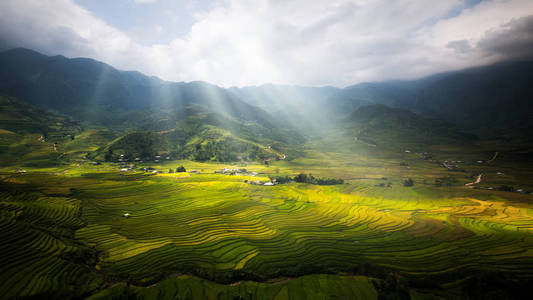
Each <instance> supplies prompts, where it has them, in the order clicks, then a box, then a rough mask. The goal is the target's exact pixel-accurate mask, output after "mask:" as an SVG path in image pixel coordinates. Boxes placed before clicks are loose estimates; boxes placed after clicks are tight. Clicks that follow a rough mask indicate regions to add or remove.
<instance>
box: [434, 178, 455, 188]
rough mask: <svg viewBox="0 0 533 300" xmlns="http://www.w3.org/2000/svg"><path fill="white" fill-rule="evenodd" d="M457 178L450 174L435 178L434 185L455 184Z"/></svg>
mask: <svg viewBox="0 0 533 300" xmlns="http://www.w3.org/2000/svg"><path fill="white" fill-rule="evenodd" d="M457 182H458V180H457V179H456V178H455V177H452V176H446V177H439V178H435V186H452V185H455V184H457Z"/></svg>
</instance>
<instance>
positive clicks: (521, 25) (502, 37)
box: [477, 15, 533, 59]
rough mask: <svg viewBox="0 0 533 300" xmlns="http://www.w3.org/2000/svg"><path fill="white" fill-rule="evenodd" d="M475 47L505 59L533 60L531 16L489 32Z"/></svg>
mask: <svg viewBox="0 0 533 300" xmlns="http://www.w3.org/2000/svg"><path fill="white" fill-rule="evenodd" d="M477 47H478V48H479V49H480V50H482V51H484V52H486V53H487V54H489V55H493V54H496V55H500V56H502V57H504V58H505V59H533V15H529V16H526V17H522V18H519V19H515V20H512V21H511V22H509V23H507V24H505V25H503V26H502V27H501V28H500V29H498V30H492V31H489V32H488V33H487V34H486V35H485V37H484V38H483V39H481V40H480V41H479V42H478V44H477Z"/></svg>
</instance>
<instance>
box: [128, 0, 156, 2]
mask: <svg viewBox="0 0 533 300" xmlns="http://www.w3.org/2000/svg"><path fill="white" fill-rule="evenodd" d="M155 1H156V0H133V2H135V3H153V2H155Z"/></svg>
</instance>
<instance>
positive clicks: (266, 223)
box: [0, 163, 533, 299]
mask: <svg viewBox="0 0 533 300" xmlns="http://www.w3.org/2000/svg"><path fill="white" fill-rule="evenodd" d="M280 166H283V163H280ZM83 168H85V169H83V170H78V169H76V168H75V167H72V168H69V169H66V170H63V171H61V172H58V171H53V170H48V171H47V173H44V172H40V173H38V172H32V173H31V174H23V175H21V174H12V173H9V174H8V173H5V174H4V175H2V176H3V181H2V200H1V201H0V212H1V215H0V238H2V240H3V243H2V245H1V246H0V248H1V250H0V251H2V252H1V253H3V258H4V259H2V261H1V262H0V267H1V269H2V274H1V276H2V278H0V279H1V280H0V291H1V292H2V295H4V296H6V297H7V298H12V297H15V296H18V297H21V296H31V295H36V294H41V295H42V294H46V293H52V292H53V293H55V294H56V295H57V293H58V291H61V293H64V294H65V295H67V294H68V295H72V294H74V295H77V296H79V297H85V296H89V295H91V294H93V293H95V292H97V291H99V290H102V288H104V287H106V286H109V285H112V284H114V283H117V282H123V281H127V282H128V283H132V284H133V285H136V286H138V288H135V289H134V291H135V293H137V294H139V295H143V297H145V298H148V299H149V298H153V299H155V298H157V297H159V296H161V295H165V296H164V297H167V298H171V297H174V296H176V297H178V296H179V297H185V298H187V297H186V295H188V294H186V293H193V294H190V295H197V296H195V297H200V298H202V297H201V296H198V295H204V296H205V295H207V294H201V293H207V292H206V291H207V290H209V289H215V290H218V291H220V292H221V293H223V294H224V295H227V296H228V297H230V296H231V295H233V296H234V295H235V293H237V294H238V295H243V293H244V291H248V292H250V293H252V294H253V295H256V296H258V295H263V296H264V295H267V296H264V297H265V298H266V299H273V297H277V295H292V294H291V293H296V294H297V293H301V290H300V292H297V289H296V288H292V289H291V288H290V285H283V284H267V283H264V284H262V283H257V282H247V283H243V284H240V285H238V286H229V285H221V284H218V285H217V284H215V283H213V282H207V281H206V282H203V283H199V281H198V280H200V279H198V278H196V277H187V276H185V277H183V276H181V277H176V276H175V275H176V274H194V275H196V276H200V277H202V278H205V279H210V280H214V281H218V282H219V283H226V284H229V283H234V282H235V281H237V280H240V279H239V278H241V279H242V278H247V279H250V278H252V279H254V280H255V281H268V280H272V279H274V278H285V277H297V276H301V275H306V274H317V273H332V274H360V273H361V272H363V273H364V270H366V269H368V268H371V269H378V270H386V272H393V273H394V274H399V275H400V276H402V277H405V278H411V279H417V278H437V279H438V282H439V284H449V285H451V286H453V285H454V284H455V283H454V282H456V281H460V280H462V279H465V278H468V276H470V274H473V273H476V272H479V271H483V272H492V271H494V272H496V271H497V272H504V273H506V274H510V276H513V278H517V279H524V280H530V279H533V234H532V233H533V232H532V230H533V211H532V210H531V208H530V205H529V204H528V202H524V201H516V200H510V199H509V198H506V197H503V196H498V194H495V193H492V194H487V193H484V192H482V191H477V190H473V189H467V188H464V187H463V186H460V187H457V188H450V189H447V191H446V192H444V191H442V190H438V189H436V188H428V187H424V186H421V187H415V188H407V187H403V186H401V185H399V184H394V185H393V186H392V187H390V188H382V187H377V186H376V185H375V182H374V181H372V180H349V181H347V183H346V184H344V185H335V186H318V185H309V184H301V183H290V184H283V185H276V186H257V185H250V184H247V183H245V182H244V180H251V179H254V180H255V179H263V180H266V178H258V177H245V176H227V175H221V174H212V172H211V171H212V170H209V171H208V173H207V172H206V173H204V174H198V175H197V174H177V173H174V174H163V175H145V174H142V173H135V172H130V173H126V174H121V173H120V172H117V171H114V170H111V169H109V168H107V169H106V167H103V168H102V169H100V170H98V169H97V168H93V167H90V166H86V167H83ZM211 168H212V169H215V168H216V166H215V167H213V166H211ZM286 171H287V170H286V169H283V170H282V172H286ZM126 213H127V214H129V216H128V217H125V216H124V214H126ZM369 266H370V267H369ZM362 270H363V271H362ZM453 274H455V275H453ZM369 275H372V274H369ZM316 276H318V275H316ZM324 276H325V275H324ZM165 278H168V279H167V281H163V282H160V281H161V280H162V279H165ZM302 278H304V277H299V279H298V280H300V281H294V282H298V283H291V284H292V285H295V284H297V285H302V284H303V285H306V284H310V283H309V282H311V281H312V280H318V281H321V280H326V281H328V280H329V281H328V282H329V283H328V284H331V285H332V286H337V285H342V284H345V283H342V282H344V280H348V281H350V280H352V281H353V282H352V281H350V282H352V283H351V285H350V286H352V288H354V289H355V290H356V291H357V292H353V293H352V295H355V294H357V293H363V294H361V295H367V296H368V295H370V296H368V297H374V296H375V292H376V291H375V290H374V288H373V287H374V286H375V284H371V285H368V283H369V282H370V281H368V280H370V279H368V278H367V277H361V278H365V279H364V280H366V281H364V280H363V279H354V277H346V278H349V279H346V278H345V279H342V278H343V277H342V276H333V277H331V278H329V277H328V278H318V279H317V278H312V277H309V278H307V279H302ZM302 280H303V281H302ZM306 280H308V281H309V280H311V281H309V282H307V283H305V282H306ZM339 280H340V281H339ZM361 280H363V281H364V282H363V281H361ZM377 281H379V280H377ZM377 281H374V282H377ZM157 282H160V283H159V284H157V285H156V286H155V287H153V288H143V287H141V286H146V285H150V284H153V283H157ZM291 282H293V281H291ZM365 282H366V283H365ZM206 284H207V285H213V287H212V288H209V289H208V288H206V287H205V285H206ZM324 284H326V283H324ZM199 285H201V286H203V288H202V289H199V288H198V289H197V288H189V289H187V288H185V286H199ZM369 286H372V288H370V287H369ZM169 289H170V290H172V291H173V292H169V291H168V290H169ZM355 290H354V291H355ZM123 291H124V288H123V287H121V285H120V284H119V285H115V286H113V287H112V288H111V290H105V291H103V292H102V293H100V294H98V295H100V296H102V297H105V295H108V296H109V295H110V294H109V293H115V292H117V293H122V292H123ZM187 291H188V292H187ZM184 293H185V294H184ZM198 293H200V294H198ZM284 293H285V294H284ZM287 293H288V294H287ZM332 293H333V292H332ZM364 293H367V294H364ZM368 293H370V294H368ZM373 293H374V294H373ZM296 294H294V295H296ZM157 295H159V296H157ZM184 295H185V296H184ZM331 295H334V294H331ZM339 295H340V297H342V295H347V294H342V293H340V294H339ZM372 295H374V296H372ZM95 296H96V295H95ZM233 296H231V297H233ZM263 296H261V297H263ZM161 297H162V296H161ZM179 297H178V298H179ZM191 297H192V296H191ZM280 297H281V298H283V296H280ZM295 297H297V298H298V297H300V298H301V297H305V295H304V296H302V295H300V296H295ZM365 297H366V296H365ZM365 297H362V298H365ZM281 298H280V299H281ZM353 298H356V296H353Z"/></svg>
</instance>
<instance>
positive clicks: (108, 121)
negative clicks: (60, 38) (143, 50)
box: [0, 48, 533, 161]
mask: <svg viewBox="0 0 533 300" xmlns="http://www.w3.org/2000/svg"><path fill="white" fill-rule="evenodd" d="M531 78H533V62H531V61H516V62H505V63H498V64H494V65H489V66H483V67H477V68H471V69H466V70H459V71H453V72H447V73H441V74H436V75H432V76H428V77H424V78H421V79H418V80H410V81H386V82H375V83H359V84H356V85H352V86H348V87H345V88H336V87H330V86H325V87H301V86H287V85H273V84H265V85H261V86H248V87H240V88H239V87H232V88H222V87H219V86H216V85H213V84H210V83H206V82H201V81H195V82H169V81H165V80H161V79H159V78H157V77H150V76H146V75H143V74H141V73H139V72H135V71H120V70H117V69H115V68H113V67H112V66H109V65H107V64H105V63H102V62H99V61H96V60H93V59H88V58H73V59H70V58H66V57H64V56H61V55H58V56H47V55H43V54H41V53H38V52H36V51H33V50H29V49H24V48H16V49H11V50H8V51H5V52H2V53H0V94H1V95H3V96H4V97H5V99H10V100H9V101H7V100H6V101H7V102H5V103H19V102H20V103H21V104H17V105H19V106H20V105H26V106H27V107H35V108H31V109H29V108H28V109H27V111H30V110H31V111H33V113H34V111H35V109H40V110H41V111H43V112H42V113H41V115H44V114H46V113H45V112H44V111H46V112H52V113H53V114H54V116H55V117H54V118H57V116H59V115H61V116H65V117H68V118H69V119H72V120H75V121H77V122H79V124H80V126H79V127H80V128H93V129H95V128H99V129H101V128H106V129H109V130H111V131H112V132H114V133H115V134H113V135H110V136H118V138H117V139H113V140H109V141H108V144H106V145H103V146H102V145H101V146H100V147H99V149H98V150H97V151H95V152H93V153H92V155H93V156H94V157H98V158H103V157H104V156H105V155H106V154H107V153H110V152H112V153H115V155H117V154H119V153H120V154H127V155H128V156H132V157H133V156H150V155H152V154H154V153H166V154H168V155H170V154H172V155H173V156H174V157H176V158H190V159H196V160H209V159H211V160H220V161H228V160H230V161H231V160H243V159H244V160H247V159H274V158H276V159H279V157H286V156H287V155H288V154H291V153H292V154H291V155H289V156H293V155H298V153H301V150H302V148H301V145H302V144H303V142H304V141H305V140H306V138H308V137H310V136H313V135H319V134H320V133H321V131H322V130H341V129H342V130H346V129H347V128H348V129H350V128H352V129H353V128H358V130H359V132H361V130H363V131H364V132H367V133H368V132H370V131H374V132H383V130H385V131H387V134H390V133H391V132H392V133H393V134H394V132H395V131H398V130H401V131H402V132H403V133H404V134H405V133H406V134H407V135H417V134H422V135H425V136H440V135H445V136H447V137H453V138H457V139H462V138H465V137H471V136H472V134H481V135H493V136H498V135H502V134H503V135H505V134H527V132H529V130H530V129H531V128H532V125H533V105H531V101H532V99H533V85H532V84H531ZM17 101H18V102H17ZM13 105H15V104H13ZM28 105H29V106H28ZM26 106H25V107H26ZM3 110H4V108H3ZM19 110H20V109H19ZM19 114H20V111H19ZM54 118H52V119H54ZM347 122H348V123H347ZM4 123H5V122H4ZM41 123H44V124H45V125H43V126H44V127H46V126H47V125H46V122H44V121H43V122H41ZM43 126H41V127H43ZM44 127H43V128H44ZM376 128H378V129H379V130H377V131H376ZM421 128H424V130H423V131H424V132H423V133H421V131H420V129H421ZM5 129H6V130H10V129H7V128H5ZM11 129H13V128H11ZM15 129H16V128H15ZM39 130H40V131H41V132H40V133H45V131H46V130H44V129H38V130H37V129H36V130H34V131H36V133H39V132H38V131H39ZM350 130H351V129H350ZM15 131H16V130H15ZM348 131H349V130H348ZM349 132H351V131H349ZM464 132H468V133H469V134H466V133H464ZM132 134H133V136H132ZM141 141H142V143H144V145H140V143H141ZM147 145H148V146H147Z"/></svg>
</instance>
